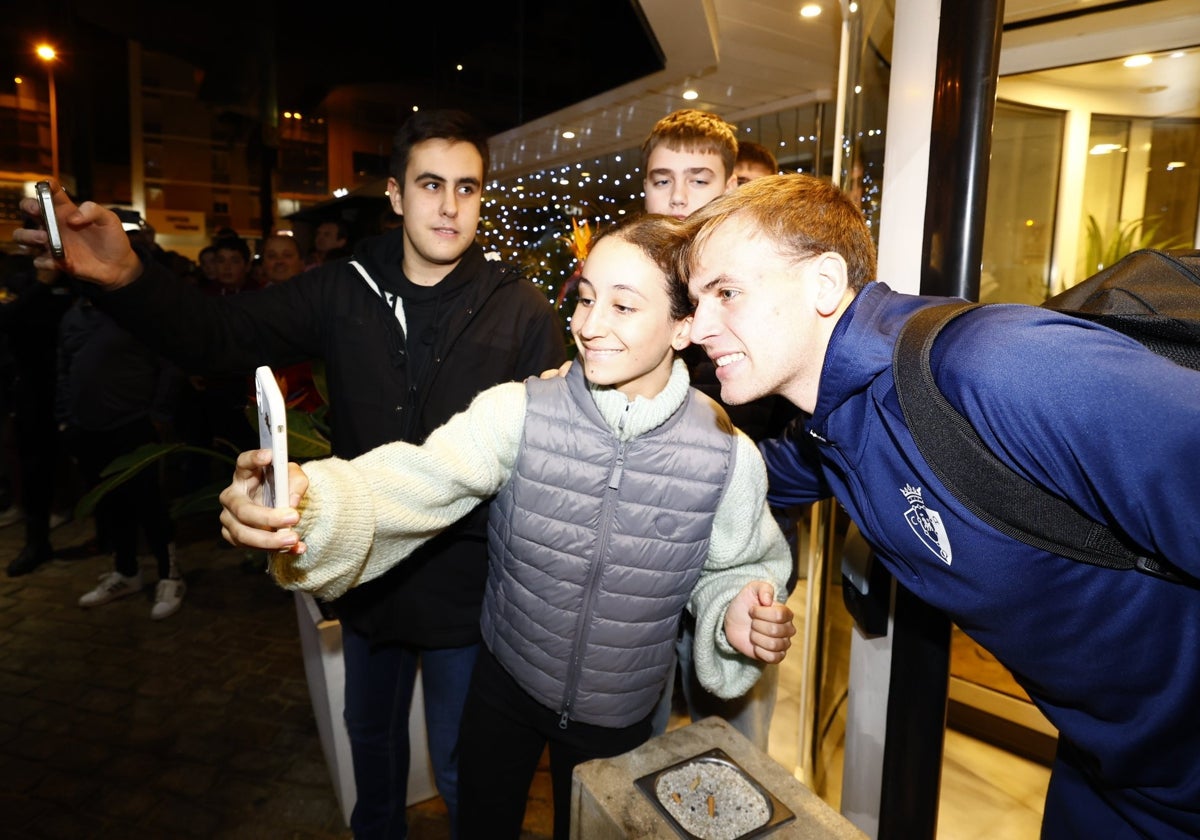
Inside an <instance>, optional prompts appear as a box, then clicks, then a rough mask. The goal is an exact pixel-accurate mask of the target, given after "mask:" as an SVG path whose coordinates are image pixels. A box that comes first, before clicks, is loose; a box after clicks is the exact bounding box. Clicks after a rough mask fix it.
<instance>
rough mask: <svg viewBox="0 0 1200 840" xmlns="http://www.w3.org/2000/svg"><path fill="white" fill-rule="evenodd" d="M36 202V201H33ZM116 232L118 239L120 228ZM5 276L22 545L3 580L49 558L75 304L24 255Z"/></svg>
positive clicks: (1, 321) (3, 311)
mask: <svg viewBox="0 0 1200 840" xmlns="http://www.w3.org/2000/svg"><path fill="white" fill-rule="evenodd" d="M35 203H36V202H35ZM116 230H117V231H118V232H120V233H121V237H122V238H124V236H125V234H124V232H123V231H121V227H120V223H118V224H117V228H116ZM12 259H19V260H22V261H23V262H24V263H25V266H24V267H23V268H20V269H18V270H16V271H14V272H12V273H10V275H9V278H8V280H9V289H10V291H11V292H12V293H13V295H12V296H11V297H7V298H6V299H5V302H4V303H3V304H2V305H0V330H3V331H4V332H5V334H6V335H7V338H8V346H9V350H10V352H11V353H12V358H13V369H14V381H13V386H12V392H11V394H12V400H13V402H12V412H13V430H14V438H15V442H16V449H17V457H18V459H19V479H20V481H19V486H20V502H19V504H20V506H21V509H22V511H23V514H24V520H25V545H24V546H22V548H21V551H20V552H19V553H18V554H17V556H16V557H14V558H13V559H12V560H11V561H10V562H9V564H8V568H7V573H8V576H9V577H18V576H20V575H27V574H29V573H30V572H32V571H33V570H34V569H36V568H38V567H39V566H41V565H42V564H44V563H46V562H48V561H49V560H50V559H51V558H52V557H53V555H54V551H53V548H52V547H51V544H50V531H51V518H52V517H53V516H54V497H55V489H56V488H55V483H56V480H57V478H58V476H59V463H60V455H61V448H60V446H59V436H58V424H57V423H56V422H55V419H54V383H55V370H56V368H55V354H56V351H57V346H58V325H59V322H61V321H62V317H63V315H64V314H65V313H66V311H67V310H68V309H69V308H70V307H71V303H72V301H74V299H75V293H74V292H73V291H72V289H71V287H70V284H69V282H68V280H67V277H66V276H65V275H64V274H62V272H60V271H59V270H58V269H57V268H56V267H55V266H54V265H53V264H52V265H50V266H45V267H35V264H34V262H32V261H30V259H29V257H28V256H24V255H22V256H18V257H13V258H12Z"/></svg>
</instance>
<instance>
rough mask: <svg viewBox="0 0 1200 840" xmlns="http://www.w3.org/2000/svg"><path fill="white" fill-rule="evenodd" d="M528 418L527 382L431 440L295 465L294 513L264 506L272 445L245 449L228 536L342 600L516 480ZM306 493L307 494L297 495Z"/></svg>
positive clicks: (496, 393) (231, 495) (298, 583)
mask: <svg viewBox="0 0 1200 840" xmlns="http://www.w3.org/2000/svg"><path fill="white" fill-rule="evenodd" d="M524 422H525V386H524V384H523V383H520V382H508V383H505V384H503V385H496V386H494V387H492V388H489V389H488V390H486V391H483V392H482V393H480V394H479V395H478V396H477V397H476V398H475V399H474V400H473V401H472V403H471V405H470V406H468V407H467V409H466V410H464V411H462V412H460V413H458V414H456V415H454V416H453V417H452V418H450V419H449V420H448V421H447V422H446V424H445V425H443V426H441V427H440V428H438V429H435V430H434V432H433V433H432V434H431V435H430V436H429V438H428V439H427V440H426V441H425V443H424V444H422V445H421V446H416V445H413V444H411V443H402V442H395V443H387V444H384V445H383V446H380V447H377V448H376V449H373V450H371V451H370V452H367V453H366V454H364V455H360V456H358V457H357V458H354V459H353V460H350V461H346V460H342V459H339V458H325V459H321V460H316V461H307V462H305V464H304V469H303V471H300V470H299V468H298V467H293V468H292V469H290V470H289V481H290V482H295V481H296V480H297V478H302V479H303V480H302V482H301V483H300V484H298V485H297V484H292V485H291V486H289V494H290V498H289V502H295V504H296V505H297V508H296V509H295V510H294V511H291V515H289V514H288V513H286V512H284V511H283V510H279V511H273V510H271V509H269V508H265V507H263V506H262V505H261V504H259V502H260V501H261V498H262V494H261V485H260V479H259V477H258V475H257V471H258V470H259V469H260V468H261V467H262V466H264V461H269V460H270V459H269V457H267V456H266V455H265V454H264V453H263V450H252V451H250V452H245V453H242V455H241V456H239V458H238V467H237V470H236V471H235V472H234V476H233V482H232V483H231V484H230V485H229V487H227V488H226V489H225V491H224V492H223V493H222V494H221V502H222V504H223V505H224V510H223V512H222V514H221V524H222V534H223V535H225V537H226V539H228V540H230V541H231V542H235V543H236V544H242V545H250V546H254V547H257V548H264V549H266V550H271V551H276V552H281V553H277V554H275V555H274V556H273V557H272V561H271V574H272V575H273V576H274V577H275V580H276V582H277V583H279V584H280V585H281V586H284V587H286V588H288V589H299V590H304V591H308V592H312V593H313V594H315V595H317V596H318V597H321V598H326V599H329V598H337V597H340V596H341V595H344V594H345V593H346V592H347V591H348V590H349V589H351V588H353V587H355V586H358V585H360V584H363V583H366V582H367V581H370V580H374V579H375V578H377V577H379V576H380V575H382V574H384V573H385V572H387V571H388V570H389V569H391V568H392V567H394V566H395V565H396V564H397V563H400V562H402V561H403V560H404V559H406V558H407V557H408V556H409V555H410V554H412V552H413V551H415V550H416V549H417V548H418V547H419V546H421V545H422V544H424V543H425V542H426V541H428V540H430V539H432V538H433V537H435V536H437V535H438V534H440V533H441V532H442V531H443V530H444V529H445V528H447V527H449V526H450V525H452V524H454V523H455V522H457V521H458V520H459V519H461V518H462V517H463V516H465V515H466V514H467V513H469V512H470V511H471V509H472V508H474V507H475V506H476V505H478V504H479V503H480V502H481V501H483V500H485V499H487V498H488V497H490V496H492V495H494V494H495V493H496V491H497V490H499V489H500V487H501V486H503V484H504V482H505V481H507V480H508V477H509V475H510V474H511V472H512V468H513V465H514V463H515V462H516V457H517V451H518V449H519V447H520V442H521V431H522V429H523V427H524ZM298 493H301V495H299V496H298V495H297V494H298Z"/></svg>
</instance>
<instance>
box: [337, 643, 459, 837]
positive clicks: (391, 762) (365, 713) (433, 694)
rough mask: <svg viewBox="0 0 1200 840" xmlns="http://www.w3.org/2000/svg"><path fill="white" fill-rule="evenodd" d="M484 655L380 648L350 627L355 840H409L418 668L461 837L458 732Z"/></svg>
mask: <svg viewBox="0 0 1200 840" xmlns="http://www.w3.org/2000/svg"><path fill="white" fill-rule="evenodd" d="M478 651H479V645H469V646H467V647H460V648H445V649H441V650H417V649H414V648H409V647H404V646H402V645H396V644H378V645H372V643H371V642H370V641H369V640H368V639H367V638H366V637H364V636H361V635H359V634H358V633H356V632H354V630H352V629H351V628H350V627H348V626H346V625H345V624H343V625H342V655H343V659H344V661H345V667H346V711H345V718H346V730H347V733H348V734H349V736H350V754H351V762H352V763H353V765H354V786H355V789H356V799H355V804H354V812H353V814H351V816H350V827H351V828H352V829H353V830H354V837H355V840H367V839H368V838H389V840H390V839H391V838H396V839H397V840H402V838H404V837H406V836H407V834H408V823H407V820H406V819H405V806H406V802H407V799H408V765H409V744H408V712H409V707H410V706H411V705H412V696H413V687H414V685H415V683H416V679H417V666H418V665H420V669H421V683H422V685H423V687H424V698H425V731H426V733H427V735H428V737H429V757H430V760H431V761H432V763H433V773H434V780H435V782H436V784H437V789H438V793H439V794H441V797H442V799H443V800H444V801H445V803H446V808H447V809H448V810H449V812H450V828H451V835H452V836H457V828H456V826H457V820H458V730H459V723H460V721H461V720H462V713H463V704H464V702H465V701H466V696H467V688H468V686H469V685H470V681H471V671H472V669H473V668H474V666H475V656H476V654H477V653H478Z"/></svg>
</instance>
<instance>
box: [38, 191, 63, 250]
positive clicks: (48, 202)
mask: <svg viewBox="0 0 1200 840" xmlns="http://www.w3.org/2000/svg"><path fill="white" fill-rule="evenodd" d="M35 189H36V190H37V198H38V204H40V205H41V207H42V226H43V227H45V228H46V235H47V236H48V237H49V238H50V253H51V254H53V255H54V257H55V259H60V260H61V259H62V258H63V257H64V256H66V251H65V250H64V249H63V241H62V234H61V233H59V230H58V217H57V216H56V215H54V201H53V200H52V199H51V198H50V182H49V181H38V182H37V187H36V188H35Z"/></svg>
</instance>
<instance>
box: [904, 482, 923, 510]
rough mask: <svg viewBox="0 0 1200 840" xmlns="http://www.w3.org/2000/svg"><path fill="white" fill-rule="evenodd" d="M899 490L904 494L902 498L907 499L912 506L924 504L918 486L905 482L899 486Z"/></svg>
mask: <svg viewBox="0 0 1200 840" xmlns="http://www.w3.org/2000/svg"><path fill="white" fill-rule="evenodd" d="M900 492H901V493H903V494H904V498H906V499H908V503H909V504H910V505H912V506H913V507H916V506H917V505H921V506H922V507H923V506H924V505H925V499H924V497H923V495H922V493H921V488H920V487H913V486H912V485H911V484H905V485H904V486H903V487H901V488H900Z"/></svg>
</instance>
